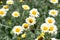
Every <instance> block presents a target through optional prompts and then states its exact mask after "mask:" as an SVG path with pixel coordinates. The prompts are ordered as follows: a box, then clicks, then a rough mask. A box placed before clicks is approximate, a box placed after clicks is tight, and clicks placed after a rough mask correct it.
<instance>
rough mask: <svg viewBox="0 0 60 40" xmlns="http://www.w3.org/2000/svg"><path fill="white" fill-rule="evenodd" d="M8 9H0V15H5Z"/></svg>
mask: <svg viewBox="0 0 60 40" xmlns="http://www.w3.org/2000/svg"><path fill="white" fill-rule="evenodd" d="M6 13H7V12H6V11H5V10H3V9H0V16H1V17H4V16H6Z"/></svg>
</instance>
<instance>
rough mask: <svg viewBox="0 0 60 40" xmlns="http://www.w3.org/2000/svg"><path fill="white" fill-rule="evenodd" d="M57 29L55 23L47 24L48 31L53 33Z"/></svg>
mask: <svg viewBox="0 0 60 40" xmlns="http://www.w3.org/2000/svg"><path fill="white" fill-rule="evenodd" d="M56 31H57V26H56V25H49V33H54V32H56Z"/></svg>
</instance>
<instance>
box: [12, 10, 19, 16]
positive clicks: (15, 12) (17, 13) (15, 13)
mask: <svg viewBox="0 0 60 40" xmlns="http://www.w3.org/2000/svg"><path fill="white" fill-rule="evenodd" d="M12 16H13V17H19V16H20V13H19V12H18V11H14V12H13V13H12Z"/></svg>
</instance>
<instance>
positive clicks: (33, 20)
mask: <svg viewBox="0 0 60 40" xmlns="http://www.w3.org/2000/svg"><path fill="white" fill-rule="evenodd" d="M26 22H27V23H28V24H29V25H34V24H35V23H36V19H35V18H34V17H28V18H26Z"/></svg>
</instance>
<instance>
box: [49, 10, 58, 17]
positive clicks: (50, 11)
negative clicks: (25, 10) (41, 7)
mask: <svg viewBox="0 0 60 40" xmlns="http://www.w3.org/2000/svg"><path fill="white" fill-rule="evenodd" d="M49 15H51V16H53V17H55V16H57V15H58V11H57V10H49Z"/></svg>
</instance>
